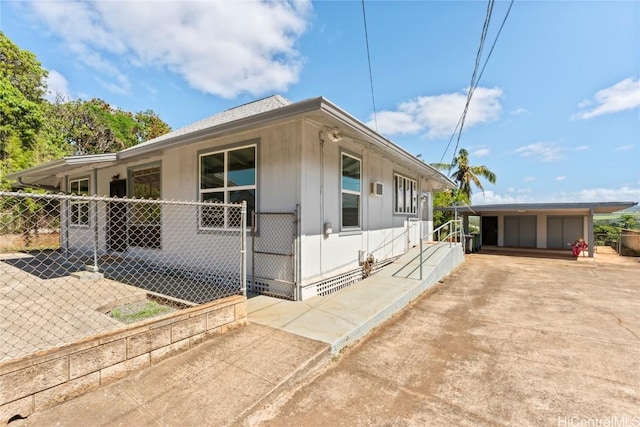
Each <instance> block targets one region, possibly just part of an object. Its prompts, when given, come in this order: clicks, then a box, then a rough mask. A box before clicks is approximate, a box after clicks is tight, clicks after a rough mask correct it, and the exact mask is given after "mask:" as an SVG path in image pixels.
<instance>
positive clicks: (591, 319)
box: [245, 254, 640, 426]
mask: <svg viewBox="0 0 640 427" xmlns="http://www.w3.org/2000/svg"><path fill="white" fill-rule="evenodd" d="M610 260H611V261H612V263H609V262H607V260H606V259H605V257H599V258H598V259H596V260H595V261H593V262H582V260H580V261H578V262H577V261H575V260H567V259H544V258H535V257H521V256H508V255H486V254H472V255H469V256H467V257H466V261H465V263H464V264H463V266H462V267H460V268H459V269H457V270H456V271H455V272H454V273H453V274H452V275H450V276H449V277H447V278H446V280H445V281H444V282H443V283H441V284H440V285H439V286H437V287H436V288H434V289H433V290H431V291H430V292H428V293H427V294H425V295H423V296H422V297H420V298H419V299H417V300H416V301H415V302H414V303H413V304H412V305H411V306H409V308H408V309H406V310H404V311H403V312H402V313H401V314H400V315H398V316H396V317H394V318H393V319H391V320H390V321H388V322H387V323H385V324H384V325H383V326H382V327H380V328H379V329H377V330H376V331H374V332H373V333H372V334H371V335H369V336H368V337H367V338H366V339H364V340H363V341H361V342H360V343H358V344H357V345H356V346H355V347H353V348H350V349H347V350H346V351H344V352H343V354H342V355H341V357H340V358H339V359H338V360H337V361H335V362H334V363H331V364H330V365H329V366H328V367H327V368H326V369H325V370H324V371H323V372H321V373H319V374H317V375H316V376H315V377H313V378H310V379H309V380H308V381H307V383H306V384H303V385H302V386H300V387H298V388H297V389H295V390H290V391H289V392H287V393H285V394H283V395H281V396H280V397H279V398H278V399H277V400H275V401H274V402H272V403H271V404H270V405H269V406H266V407H264V408H262V409H261V410H259V411H258V412H255V413H254V414H253V415H252V416H250V417H249V418H248V419H246V420H245V424H246V425H273V426H282V425H290V426H301V425H310V426H311V425H313V426H315V425H332V426H369V425H389V426H397V425H437V426H440V425H461V426H465V425H466V426H476V425H535V426H540V425H553V426H577V425H624V426H632V425H633V426H635V425H640V279H639V277H640V274H639V273H640V263H638V259H631V260H628V259H627V260H623V259H619V258H617V257H616V258H611V259H610Z"/></svg>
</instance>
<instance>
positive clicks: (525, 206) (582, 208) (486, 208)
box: [435, 202, 638, 215]
mask: <svg viewBox="0 0 640 427" xmlns="http://www.w3.org/2000/svg"><path fill="white" fill-rule="evenodd" d="M637 204H638V202H577V203H572V202H571V203H505V204H494V205H472V206H447V207H439V208H435V209H436V210H440V211H447V212H453V211H458V213H459V214H462V215H476V214H487V213H494V212H496V213H497V212H500V213H519V214H527V213H545V212H547V213H551V212H554V213H562V212H573V213H589V212H591V210H592V209H593V213H612V212H618V211H621V210H624V209H628V208H630V207H633V206H635V205H637Z"/></svg>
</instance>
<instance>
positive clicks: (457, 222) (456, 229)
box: [427, 219, 464, 243]
mask: <svg viewBox="0 0 640 427" xmlns="http://www.w3.org/2000/svg"><path fill="white" fill-rule="evenodd" d="M445 230H446V231H447V233H446V234H445V235H444V238H445V239H448V238H449V243H453V242H452V239H450V237H451V236H455V237H456V238H457V240H458V241H459V242H461V243H462V242H464V240H463V239H464V230H463V228H462V219H452V220H450V221H447V222H446V223H444V224H442V225H441V226H440V227H438V228H436V229H435V230H433V231H432V232H430V233H429V234H427V240H434V239H433V236H434V235H436V234H437V237H438V239H437V240H436V241H438V242H442V241H443V239H442V232H443V231H445Z"/></svg>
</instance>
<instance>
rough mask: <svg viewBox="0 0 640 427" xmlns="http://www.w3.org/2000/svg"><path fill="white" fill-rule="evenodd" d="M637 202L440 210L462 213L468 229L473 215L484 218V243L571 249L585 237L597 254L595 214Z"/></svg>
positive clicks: (474, 207)
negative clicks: (595, 245) (594, 228)
mask: <svg viewBox="0 0 640 427" xmlns="http://www.w3.org/2000/svg"><path fill="white" fill-rule="evenodd" d="M635 205H637V202H581V203H513V204H494V205H473V206H448V207H445V208H437V209H439V210H443V211H448V212H455V213H456V214H457V215H459V216H462V218H463V223H464V228H465V230H468V229H469V226H468V224H469V217H470V216H477V217H479V218H480V242H479V243H480V246H482V247H489V248H491V247H504V248H526V249H556V250H568V251H570V250H571V244H573V243H575V242H576V241H577V240H578V239H580V238H582V239H584V240H585V241H586V242H587V243H588V244H589V251H588V254H589V256H590V257H593V254H594V245H593V244H592V243H593V242H595V236H594V233H593V218H594V215H595V214H604V213H613V212H617V211H621V210H623V209H627V208H630V207H632V206H635Z"/></svg>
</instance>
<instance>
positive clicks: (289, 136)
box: [62, 122, 300, 269]
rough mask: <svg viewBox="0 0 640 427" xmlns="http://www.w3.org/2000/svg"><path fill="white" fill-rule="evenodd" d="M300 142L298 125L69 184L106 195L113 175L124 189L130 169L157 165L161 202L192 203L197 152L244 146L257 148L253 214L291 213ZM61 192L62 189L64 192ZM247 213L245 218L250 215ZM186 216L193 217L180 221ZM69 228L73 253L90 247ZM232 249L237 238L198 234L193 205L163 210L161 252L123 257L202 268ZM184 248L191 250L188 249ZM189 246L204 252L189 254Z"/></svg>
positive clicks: (135, 251)
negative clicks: (84, 183) (85, 182)
mask: <svg viewBox="0 0 640 427" xmlns="http://www.w3.org/2000/svg"><path fill="white" fill-rule="evenodd" d="M299 140H300V125H299V124H298V123H295V122H291V123H288V124H282V125H276V126H271V127H269V128H263V129H258V130H255V131H248V132H243V133H239V134H234V135H232V136H227V137H223V138H216V139H212V140H207V141H203V142H200V143H197V144H190V145H187V146H182V147H180V148H176V149H171V150H167V151H165V152H164V153H162V154H160V155H156V156H151V157H148V158H145V159H144V160H136V161H131V162H127V163H122V164H119V165H115V166H110V167H107V168H103V169H100V170H97V171H95V173H96V175H97V180H95V179H94V172H93V171H89V172H87V173H85V174H80V175H79V176H76V175H73V176H71V179H74V178H76V177H85V176H89V177H90V182H89V187H90V189H92V190H93V189H94V188H96V187H94V182H97V191H95V193H97V194H99V195H105V196H108V195H109V183H110V182H111V180H112V177H113V176H115V175H119V178H120V179H127V185H128V186H129V185H130V177H129V176H128V172H129V170H130V169H131V168H136V167H144V166H145V165H149V166H150V167H151V166H155V165H158V164H159V165H160V174H161V178H160V194H161V198H162V199H166V200H190V201H196V200H198V199H199V192H198V185H199V176H198V173H199V157H198V155H199V153H203V152H207V151H212V152H213V151H217V150H218V149H225V148H231V147H234V146H242V145H244V143H256V144H257V149H258V154H257V156H258V161H257V169H258V170H257V175H258V178H257V207H256V208H257V210H261V211H280V212H283V211H284V212H293V211H295V208H296V204H297V203H299V194H300V179H299V178H300V168H299V162H298V158H299V154H298V153H299V143H298V141H299ZM62 190H66V187H64V188H62ZM129 191H130V189H129V188H128V192H129ZM92 192H94V191H92ZM102 206H103V207H102V209H100V214H99V221H100V222H99V227H98V230H99V244H98V248H99V249H98V250H99V252H101V253H104V252H105V251H106V247H107V238H106V237H107V236H106V228H107V223H106V209H105V208H104V206H105V205H104V204H103V205H102ZM187 212H188V213H187ZM247 214H248V215H250V212H248V213H247ZM185 215H187V216H190V215H192V216H193V217H187V219H185ZM90 227H93V223H91V224H90ZM74 228H75V227H73V226H72V227H69V239H68V244H69V246H70V247H76V248H77V247H85V246H86V245H90V247H92V246H93V237H92V236H93V233H87V227H84V228H83V229H82V230H77V231H79V232H74ZM87 236H89V237H87ZM87 239H88V240H87ZM249 242H250V241H249ZM235 246H237V251H238V257H239V256H240V255H239V251H240V247H239V239H238V237H237V235H235V234H234V235H224V233H216V232H207V231H200V230H198V225H197V219H196V211H195V208H194V207H193V206H192V207H190V210H189V211H187V210H185V209H184V208H180V209H177V207H176V206H166V207H165V208H163V211H162V249H161V250H159V249H150V248H139V247H134V246H129V247H128V250H127V253H128V254H129V255H132V256H140V257H144V255H145V254H146V253H153V254H154V257H156V258H157V257H158V256H160V257H162V258H166V259H167V260H170V261H171V262H172V263H173V265H176V264H178V265H182V266H196V265H199V264H202V263H205V264H207V265H210V264H211V263H215V262H216V256H217V255H216V254H218V255H219V256H220V257H225V258H226V257H228V256H229V255H228V251H229V250H231V251H235V249H236V248H235ZM187 247H189V248H190V249H189V250H187ZM194 247H200V248H203V249H202V250H201V251H194V250H193V248H194ZM206 248H210V249H206ZM218 248H225V250H220V251H218V250H216V249H218ZM226 248H229V249H226ZM185 253H188V254H189V257H185V256H184V254H185ZM194 254H196V256H194ZM247 262H248V268H249V269H251V256H248V257H247Z"/></svg>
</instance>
